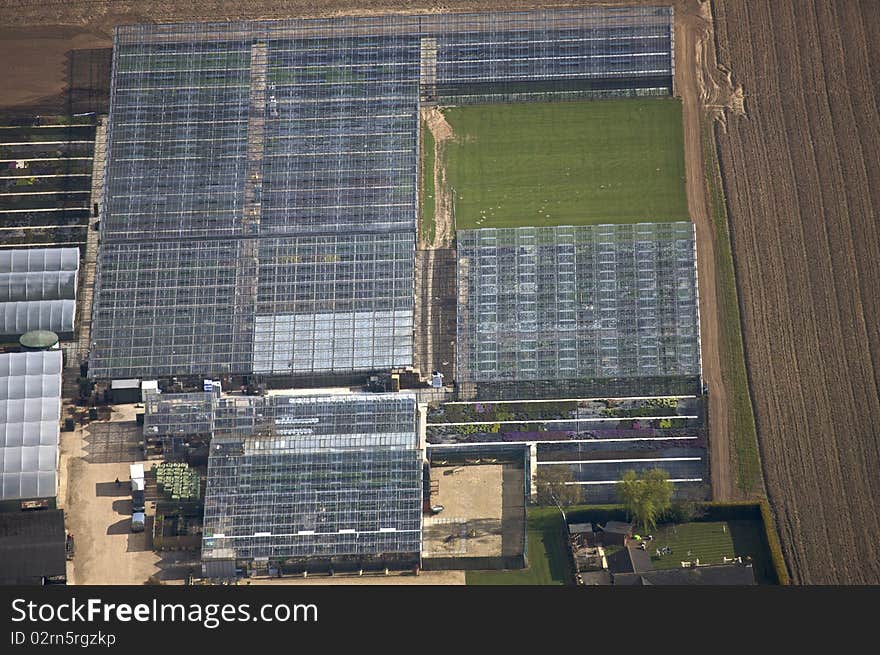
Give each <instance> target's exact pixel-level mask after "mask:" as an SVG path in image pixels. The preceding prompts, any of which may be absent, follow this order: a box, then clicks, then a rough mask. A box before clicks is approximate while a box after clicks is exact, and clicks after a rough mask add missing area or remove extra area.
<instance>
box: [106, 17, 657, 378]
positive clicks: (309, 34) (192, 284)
mask: <svg viewBox="0 0 880 655" xmlns="http://www.w3.org/2000/svg"><path fill="white" fill-rule="evenodd" d="M114 46H115V47H114V53H113V75H112V87H111V111H110V121H109V127H108V151H107V167H106V181H105V189H104V201H103V206H102V219H101V228H100V229H101V250H100V253H99V259H98V274H97V283H96V296H95V303H94V308H93V320H92V344H91V352H90V367H89V375H90V376H91V377H93V378H99V379H101V378H127V377H140V378H149V377H156V376H172V375H190V374H192V375H195V374H204V375H223V374H250V373H263V374H274V375H283V374H288V375H309V374H313V373H319V374H327V373H331V374H336V373H341V374H345V373H353V372H365V371H372V370H382V369H387V368H389V367H397V366H409V365H412V363H413V343H412V339H413V333H412V332H413V293H414V271H413V268H414V251H415V243H416V229H417V226H416V217H417V212H418V188H417V187H418V161H419V109H420V106H421V104H422V103H425V102H436V101H440V102H454V103H457V104H460V103H465V102H486V101H492V102H497V101H513V100H528V99H549V98H560V99H565V98H569V97H604V96H608V95H612V96H631V95H667V96H668V95H670V94H671V92H672V77H673V58H672V10H671V9H670V8H664V7H644V8H599V7H592V8H582V9H571V10H558V11H532V12H514V13H497V14H436V15H412V16H404V15H397V16H374V17H361V18H351V17H346V18H330V19H310V20H285V21H259V22H226V23H203V24H196V23H191V24H164V25H138V26H122V27H119V28H118V29H117V32H116V38H115V43H114Z"/></svg>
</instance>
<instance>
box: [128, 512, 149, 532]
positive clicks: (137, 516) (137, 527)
mask: <svg viewBox="0 0 880 655" xmlns="http://www.w3.org/2000/svg"><path fill="white" fill-rule="evenodd" d="M146 521H147V518H146V516H145V515H144V513H143V512H135V513H134V514H132V515H131V531H132V532H143V531H144V524H145V523H146Z"/></svg>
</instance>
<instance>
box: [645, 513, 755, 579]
mask: <svg viewBox="0 0 880 655" xmlns="http://www.w3.org/2000/svg"><path fill="white" fill-rule="evenodd" d="M653 535H654V541H652V542H650V544H649V548H648V552H649V553H651V561H652V562H653V564H654V568H655V569H674V568H678V567H680V566H681V563H682V562H683V561H693V560H695V559H699V560H700V564H722V563H723V562H724V558H725V557H728V558H732V557H740V556H741V557H743V558H745V557H746V556H750V557H751V558H752V562H753V566H754V570H755V578H756V579H757V580H758V582H759V583H766V582H768V577H770V568H769V567H770V559H769V554H768V553H767V548H766V546H765V545H764V541H763V537H762V533H761V525H760V523H759V522H758V521H748V520H737V521H711V522H693V523H677V524H668V525H661V526H660V527H658V528H657V530H656V531H654V533H653ZM661 546H669V547H670V548H671V549H672V553H671V554H670V555H662V556H660V557H658V556H657V555H656V549H657V548H659V547H661Z"/></svg>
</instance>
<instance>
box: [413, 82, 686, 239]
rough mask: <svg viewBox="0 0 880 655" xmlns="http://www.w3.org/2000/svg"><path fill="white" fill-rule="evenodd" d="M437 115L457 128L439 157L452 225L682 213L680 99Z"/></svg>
mask: <svg viewBox="0 0 880 655" xmlns="http://www.w3.org/2000/svg"><path fill="white" fill-rule="evenodd" d="M443 112H444V115H445V116H446V119H447V121H449V123H450V124H451V125H452V128H453V130H454V133H455V136H454V138H453V139H452V140H451V141H449V142H447V144H446V152H445V161H446V167H447V176H448V179H449V183H450V185H451V186H452V188H453V189H454V191H455V214H456V217H455V218H456V225H457V227H458V228H475V227H516V226H544V225H588V224H601V223H633V222H648V221H650V222H657V221H677V220H687V218H688V209H687V196H686V192H685V186H684V175H685V174H684V148H683V140H682V129H683V128H682V117H681V102H680V101H679V100H678V99H671V98H670V99H658V98H650V99H624V100H601V101H585V102H552V103H519V104H498V105H471V106H465V107H452V108H447V109H444V110H443ZM426 152H427V151H426Z"/></svg>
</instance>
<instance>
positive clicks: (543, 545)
mask: <svg viewBox="0 0 880 655" xmlns="http://www.w3.org/2000/svg"><path fill="white" fill-rule="evenodd" d="M562 529H563V526H562V515H561V514H560V513H559V510H558V509H556V508H555V507H553V508H547V507H533V508H529V510H528V534H527V537H526V538H527V542H528V546H527V548H528V551H527V552H528V560H529V567H528V568H526V569H522V570H518V571H468V572H467V573H466V575H465V578H466V580H467V584H469V585H563V584H568V583H569V581H570V580H571V570H570V565H569V555H568V550H567V545H566V543H565V540H564V538H563V533H562Z"/></svg>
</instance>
